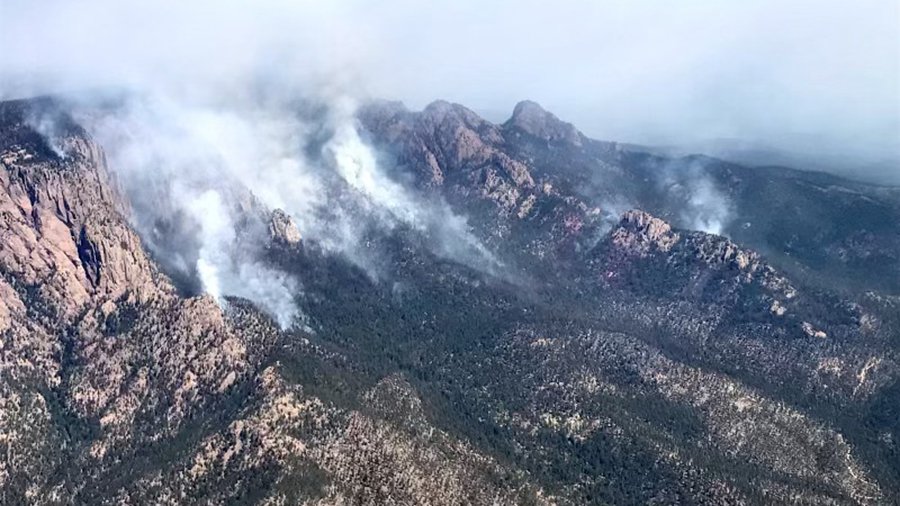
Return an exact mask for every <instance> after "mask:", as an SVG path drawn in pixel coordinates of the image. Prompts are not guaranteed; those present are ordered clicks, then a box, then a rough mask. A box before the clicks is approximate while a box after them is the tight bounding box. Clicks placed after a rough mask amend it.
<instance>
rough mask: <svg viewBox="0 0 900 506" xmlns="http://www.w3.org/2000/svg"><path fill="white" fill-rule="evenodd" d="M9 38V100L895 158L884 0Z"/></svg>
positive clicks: (570, 4) (173, 24) (252, 15)
mask: <svg viewBox="0 0 900 506" xmlns="http://www.w3.org/2000/svg"><path fill="white" fill-rule="evenodd" d="M0 23H2V26H0V49H2V51H0V76H2V86H0V88H2V89H0V95H6V96H7V97H8V96H13V95H23V94H33V93H34V92H35V91H42V92H48V91H59V90H60V89H80V88H84V87H91V86H123V87H128V88H129V89H135V88H156V89H158V88H161V87H164V88H166V89H167V90H168V91H169V92H177V93H178V94H181V95H186V96H191V97H193V98H195V99H201V100H212V99H215V97H221V96H222V95H223V93H227V94H245V93H247V92H248V91H247V90H248V89H251V87H249V86H247V85H248V84H254V82H257V83H258V82H259V81H265V82H266V83H267V85H268V86H273V85H274V83H279V85H280V86H283V87H286V88H290V87H296V86H297V85H298V84H299V83H302V84H303V86H304V88H306V89H307V90H309V89H310V88H319V89H325V90H327V91H328V92H329V93H330V92H335V91H338V92H340V93H341V94H349V95H352V96H356V97H360V96H375V97H379V98H388V99H400V100H403V101H405V102H406V103H407V104H408V105H410V106H412V107H414V108H419V107H421V106H423V105H424V104H426V103H428V102H430V101H431V100H434V99H436V98H443V99H447V100H451V101H455V102H459V103H463V104H466V105H467V106H469V107H472V108H474V109H475V110H477V111H479V112H482V113H484V114H486V115H487V116H488V117H489V118H490V119H494V120H503V119H505V118H506V117H507V115H508V113H509V111H510V110H511V108H512V105H513V104H514V103H515V102H516V101H518V100H519V99H522V98H530V99H534V100H537V101H538V102H540V103H541V104H543V105H544V106H545V107H547V108H548V109H549V110H552V111H554V112H556V113H557V114H558V115H559V116H560V117H563V118H565V119H567V120H569V121H572V122H573V123H575V124H576V125H577V126H578V127H579V128H581V129H582V130H583V131H585V132H586V133H587V134H589V135H591V136H593V137H598V138H603V139H609V140H619V141H629V142H638V143H645V144H650V145H681V146H684V145H691V146H697V147H698V148H702V147H703V146H708V145H709V143H710V142H720V141H723V140H734V139H740V140H741V141H742V142H750V143H752V144H754V145H759V146H763V147H767V148H773V149H778V150H787V151H789V152H792V153H801V154H803V153H806V154H810V153H813V154H815V155H816V156H817V158H816V160H822V158H823V156H824V155H828V158H829V159H833V160H835V163H833V164H832V165H831V166H824V165H823V166H824V167H825V168H829V169H830V168H834V169H840V168H841V166H850V165H855V166H856V167H860V169H859V170H864V169H862V167H864V166H876V165H877V166H878V167H880V168H878V169H877V171H879V172H878V174H881V175H887V176H890V174H886V172H887V171H889V170H890V169H885V168H884V165H885V162H886V161H891V160H893V161H897V160H900V42H898V41H900V4H898V2H895V1H890V0H889V1H883V0H860V1H854V2H843V1H837V0H826V1H812V0H792V1H787V2H783V1H776V0H762V1H756V2H720V1H698V2H667V1H663V0H647V1H642V2H633V1H624V0H605V1H598V2H583V1H564V2H557V3H555V4H553V5H552V6H548V5H547V4H546V3H545V2H537V1H531V0H526V1H524V2H523V1H515V2H513V1H506V0H501V1H499V2H490V3H489V4H485V3H484V2H475V1H470V0H464V1H458V2H425V3H422V2H413V1H410V0H395V1H390V2H379V3H377V4H372V3H370V2H362V1H355V0H349V1H348V0H345V1H337V2H311V1H299V2H289V1H285V0H261V1H259V2H253V3H252V4H248V3H245V2H238V1H234V0H225V1H221V2H220V1H216V2H213V1H209V0H201V1H194V2H175V1H173V0H161V1H157V2H115V1H112V0H86V1H83V2H67V1H63V0H2V1H0ZM211 97H212V98H211ZM848 157H849V160H847V158H848ZM820 165H821V164H820ZM809 168H817V167H809ZM848 170H849V169H844V172H845V173H846V172H847V171H848ZM874 170H876V169H873V171H874ZM897 172H900V171H897ZM850 175H852V174H850ZM862 175H863V176H865V175H866V174H862Z"/></svg>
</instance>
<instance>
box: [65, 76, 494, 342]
mask: <svg viewBox="0 0 900 506" xmlns="http://www.w3.org/2000/svg"><path fill="white" fill-rule="evenodd" d="M299 98H303V97H284V98H283V99H281V100H275V99H274V98H272V97H269V98H268V99H267V100H266V101H259V100H257V99H254V98H246V97H239V98H237V99H235V98H234V97H228V98H225V97H223V99H222V100H218V101H215V102H213V103H209V102H202V101H201V102H197V101H192V100H185V99H184V98H183V97H178V98H173V97H171V96H167V95H165V94H162V93H158V94H152V95H129V96H127V97H126V98H125V99H122V100H119V101H116V102H114V103H112V104H111V105H110V104H107V105H104V104H103V103H102V101H98V100H97V99H96V97H95V98H94V99H93V100H90V101H88V102H83V103H80V104H79V105H78V106H77V107H76V109H77V110H78V111H79V114H78V119H79V120H80V121H81V122H82V123H83V124H84V125H86V126H87V127H88V128H89V130H90V131H91V132H92V134H93V135H94V137H95V138H96V139H97V140H98V142H99V143H100V144H101V146H103V147H104V149H105V150H106V151H107V156H108V159H109V165H110V168H111V170H112V171H113V173H114V174H115V175H116V176H117V179H118V180H119V181H120V184H121V185H122V186H123V188H124V190H125V191H126V193H127V194H128V196H129V200H130V201H131V202H132V207H133V209H134V222H135V227H136V229H137V230H138V231H139V233H140V234H141V236H142V238H144V242H145V243H146V244H147V246H148V247H149V248H150V250H151V251H152V252H153V253H154V255H155V256H156V258H158V259H159V260H160V262H161V263H162V264H163V265H164V266H165V267H167V268H168V271H170V272H172V271H175V272H176V273H177V274H179V275H180V276H182V277H183V278H184V279H189V280H193V281H194V282H199V286H198V287H196V288H197V289H199V290H202V291H203V292H205V293H208V294H210V295H212V296H213V297H215V298H216V299H217V300H219V301H220V302H223V303H224V302H225V301H226V298H227V297H230V296H234V297H242V298H246V299H248V300H251V301H253V302H254V303H256V304H257V305H258V306H260V307H261V308H263V309H264V310H266V311H267V312H269V313H271V314H272V315H274V316H275V317H276V319H277V320H278V322H279V323H280V324H281V326H282V327H288V326H290V325H291V322H292V321H293V320H294V318H295V317H296V316H297V307H296V304H295V302H294V299H295V297H296V296H297V295H298V293H299V292H300V291H301V289H302V279H297V278H295V277H294V276H291V275H288V274H286V273H284V272H281V271H279V270H277V269H275V268H273V267H269V266H267V265H266V264H264V263H263V262H262V261H261V257H262V253H264V252H263V248H264V247H265V246H264V245H265V244H267V243H268V241H269V238H268V237H267V236H266V234H267V228H266V225H267V224H266V223H265V220H266V219H267V217H266V215H267V213H268V212H269V211H271V210H274V209H281V210H283V211H284V212H285V213H287V214H288V215H289V216H290V217H291V218H292V219H293V221H294V223H295V224H296V225H297V228H298V230H299V232H300V235H301V237H302V238H303V240H304V241H305V242H307V243H311V244H317V245H319V246H320V247H322V248H324V249H325V250H326V251H330V252H332V253H335V254H341V255H345V256H346V257H347V258H348V259H350V260H351V261H352V262H353V263H355V264H357V265H358V266H360V267H362V268H363V269H365V270H366V272H368V273H369V275H370V277H372V278H378V277H379V272H378V268H377V265H379V263H380V262H382V260H383V259H379V258H373V252H372V251H370V250H369V249H368V248H367V247H366V245H365V244H364V241H362V237H364V236H365V234H366V233H367V232H369V231H371V229H372V227H373V226H374V227H377V228H380V229H382V230H383V231H387V232H389V231H391V230H393V229H395V228H396V227H398V226H405V227H408V228H410V229H411V230H413V231H416V232H418V233H420V234H423V235H424V236H426V237H428V238H429V241H428V243H429V245H430V246H431V248H432V251H433V252H434V253H435V254H437V255H438V256H441V257H444V258H447V259H450V260H454V261H457V262H460V263H465V264H468V265H470V266H472V267H474V268H477V269H481V270H484V271H486V272H495V271H496V269H497V268H498V267H499V265H500V264H499V262H498V261H497V260H496V259H495V258H494V257H493V255H492V254H491V253H490V252H489V251H488V250H487V249H486V248H485V247H484V246H483V245H482V244H481V243H480V241H479V240H478V239H477V238H476V237H475V236H474V235H473V234H472V232H471V231H470V229H469V227H468V224H467V222H466V220H465V218H463V217H461V216H458V215H456V214H454V213H453V212H452V211H451V210H450V208H449V206H447V205H446V204H445V203H443V202H442V201H440V200H437V201H435V200H433V199H425V198H424V197H423V196H422V195H419V194H417V193H415V192H413V191H412V190H410V189H408V188H406V187H405V186H404V185H403V184H401V183H400V182H398V181H395V180H394V179H392V178H391V177H389V176H388V175H387V173H386V172H385V171H384V170H382V168H381V167H380V166H379V163H378V157H377V156H376V154H375V152H374V151H373V149H372V148H371V147H370V146H368V145H367V144H366V143H365V142H364V141H363V140H362V138H361V137H360V134H359V131H358V126H357V121H356V119H355V116H354V111H355V109H354V102H353V101H352V100H350V99H348V98H345V97H339V98H335V97H325V98H321V97H317V98H316V99H315V100H317V101H318V102H317V103H318V104H319V106H321V107H322V108H324V110H325V111H326V112H325V113H324V116H321V115H320V116H316V117H314V118H313V119H310V118H309V117H308V115H304V106H301V105H298V104H299V102H298V99H299ZM324 100H327V102H325V101H324ZM317 143H318V144H317ZM311 145H313V146H316V147H314V148H313V149H310V146H311Z"/></svg>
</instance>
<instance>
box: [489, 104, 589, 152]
mask: <svg viewBox="0 0 900 506" xmlns="http://www.w3.org/2000/svg"><path fill="white" fill-rule="evenodd" d="M504 126H506V127H507V128H510V127H511V128H514V129H517V130H520V131H522V132H525V133H527V134H529V135H532V136H534V137H537V138H539V139H543V140H545V141H549V142H553V141H562V142H565V143H568V144H572V145H575V146H580V145H581V139H582V135H581V132H579V131H578V129H576V128H575V127H574V126H573V125H572V124H571V123H566V122H565V121H562V120H560V119H559V118H557V117H556V116H555V115H554V114H553V113H550V112H548V111H546V110H545V109H544V108H543V107H541V106H540V104H538V103H537V102H532V101H530V100H524V101H522V102H519V103H518V104H516V107H515V109H513V114H512V117H511V118H510V119H509V121H507V122H506V124H505V125H504Z"/></svg>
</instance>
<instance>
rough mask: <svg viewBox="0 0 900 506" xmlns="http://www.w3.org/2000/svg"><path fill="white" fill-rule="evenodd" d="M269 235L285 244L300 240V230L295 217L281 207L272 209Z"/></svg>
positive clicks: (295, 242)
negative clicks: (295, 222)
mask: <svg viewBox="0 0 900 506" xmlns="http://www.w3.org/2000/svg"><path fill="white" fill-rule="evenodd" d="M269 235H270V236H271V237H272V239H274V240H275V241H279V242H282V243H284V244H289V245H293V244H297V243H299V242H300V231H299V230H297V225H295V224H294V219H293V218H291V216H290V215H289V214H287V213H286V212H284V211H282V210H281V209H276V210H274V211H272V216H271V218H270V220H269Z"/></svg>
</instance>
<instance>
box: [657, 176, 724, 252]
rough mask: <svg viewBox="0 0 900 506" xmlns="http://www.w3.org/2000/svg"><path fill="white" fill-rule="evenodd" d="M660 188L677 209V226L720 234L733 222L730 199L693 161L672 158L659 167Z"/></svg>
mask: <svg viewBox="0 0 900 506" xmlns="http://www.w3.org/2000/svg"><path fill="white" fill-rule="evenodd" d="M658 177H659V179H658V181H659V184H660V189H661V190H663V191H664V192H666V193H668V194H669V196H670V197H672V199H673V200H674V202H673V203H674V204H675V206H676V207H677V212H678V215H677V219H678V225H679V226H682V227H684V228H688V229H691V230H700V231H701V232H706V233H708V234H716V235H722V234H723V233H724V232H725V228H726V227H727V226H728V225H729V224H730V223H731V221H732V219H733V209H732V204H731V199H729V198H728V196H727V195H726V194H725V193H724V192H723V191H722V190H721V189H720V188H719V186H718V185H717V184H716V182H715V181H714V180H713V179H712V177H711V176H710V174H709V173H708V172H707V170H706V169H705V168H704V167H703V166H702V165H701V164H700V163H699V162H696V161H686V160H684V159H673V160H670V161H668V162H666V163H665V164H664V165H663V166H662V167H660V168H659V176H658Z"/></svg>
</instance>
